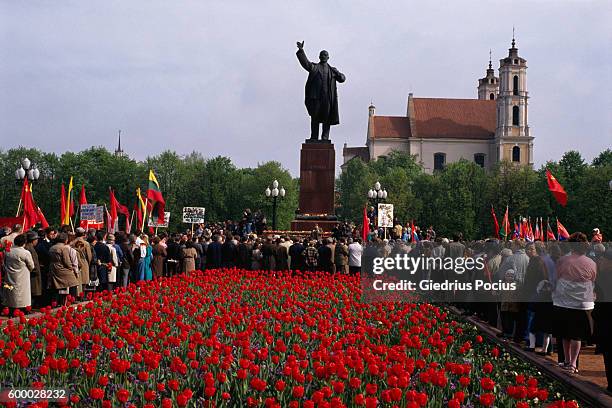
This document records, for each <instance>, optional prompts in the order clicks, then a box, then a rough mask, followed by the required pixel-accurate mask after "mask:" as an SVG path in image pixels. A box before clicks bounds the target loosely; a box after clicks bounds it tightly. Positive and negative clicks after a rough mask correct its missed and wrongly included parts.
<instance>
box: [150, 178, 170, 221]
mask: <svg viewBox="0 0 612 408" xmlns="http://www.w3.org/2000/svg"><path fill="white" fill-rule="evenodd" d="M165 208H166V201H165V200H164V197H163V196H162V193H161V189H160V188H159V183H158V182H157V178H156V177H155V174H154V173H153V170H149V189H148V190H147V209H148V210H149V214H151V215H150V216H149V217H151V216H154V217H157V222H158V223H163V222H164V209H165Z"/></svg>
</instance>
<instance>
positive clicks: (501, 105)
mask: <svg viewBox="0 0 612 408" xmlns="http://www.w3.org/2000/svg"><path fill="white" fill-rule="evenodd" d="M528 99H529V96H528V92H527V60H525V59H524V58H522V57H520V56H519V54H518V48H517V47H516V39H515V38H514V29H513V30H512V46H511V48H509V49H508V56H507V57H506V58H503V59H501V60H500V61H499V96H498V97H497V127H496V130H495V141H496V143H495V145H496V150H497V152H496V155H497V157H498V159H499V160H506V161H510V162H513V163H516V164H522V165H530V166H533V137H532V136H531V134H530V130H529V125H528V121H527V118H528V115H527V101H528Z"/></svg>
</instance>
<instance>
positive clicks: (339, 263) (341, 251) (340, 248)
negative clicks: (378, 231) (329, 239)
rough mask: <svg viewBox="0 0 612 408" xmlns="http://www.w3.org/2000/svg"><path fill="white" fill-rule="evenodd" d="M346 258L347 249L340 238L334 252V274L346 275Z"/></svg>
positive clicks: (347, 270)
mask: <svg viewBox="0 0 612 408" xmlns="http://www.w3.org/2000/svg"><path fill="white" fill-rule="evenodd" d="M400 227H401V225H400ZM348 258H349V249H348V247H347V246H346V240H345V239H344V238H340V240H339V241H338V243H337V244H336V247H335V250H334V264H335V265H336V272H338V273H342V274H345V275H348V273H349V268H348V260H349V259H348Z"/></svg>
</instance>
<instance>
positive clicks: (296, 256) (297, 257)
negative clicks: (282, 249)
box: [289, 238, 306, 271]
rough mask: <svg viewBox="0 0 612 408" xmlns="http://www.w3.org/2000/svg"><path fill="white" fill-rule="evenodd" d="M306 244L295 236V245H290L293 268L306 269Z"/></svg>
mask: <svg viewBox="0 0 612 408" xmlns="http://www.w3.org/2000/svg"><path fill="white" fill-rule="evenodd" d="M304 249H305V247H304V245H302V243H301V242H300V241H299V240H298V239H297V238H293V245H291V246H290V247H289V257H290V258H291V270H294V271H304V270H306V261H305V260H304Z"/></svg>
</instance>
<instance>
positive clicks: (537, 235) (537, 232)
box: [533, 218, 542, 241]
mask: <svg viewBox="0 0 612 408" xmlns="http://www.w3.org/2000/svg"><path fill="white" fill-rule="evenodd" d="M541 238H542V237H541V236H540V226H539V225H538V219H537V218H536V220H535V234H534V235H533V239H534V240H536V241H539V240H540V239H541Z"/></svg>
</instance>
